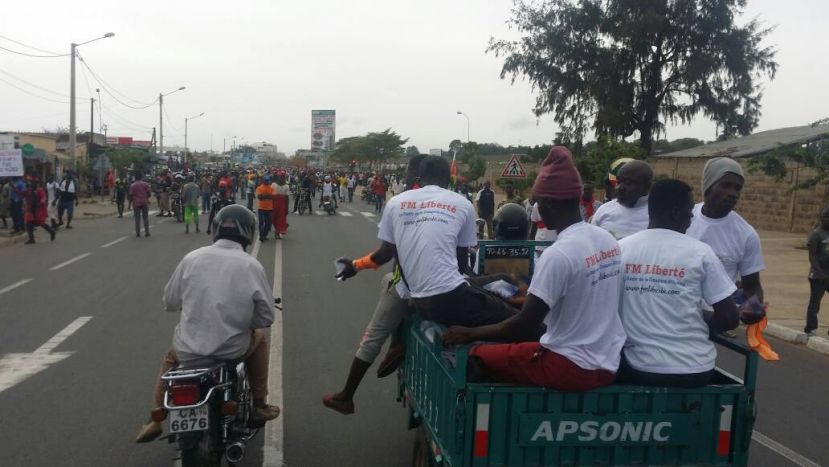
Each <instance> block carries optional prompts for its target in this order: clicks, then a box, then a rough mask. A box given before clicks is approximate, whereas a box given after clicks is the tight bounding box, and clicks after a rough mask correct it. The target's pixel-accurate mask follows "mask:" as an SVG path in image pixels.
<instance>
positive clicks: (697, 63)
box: [487, 0, 777, 154]
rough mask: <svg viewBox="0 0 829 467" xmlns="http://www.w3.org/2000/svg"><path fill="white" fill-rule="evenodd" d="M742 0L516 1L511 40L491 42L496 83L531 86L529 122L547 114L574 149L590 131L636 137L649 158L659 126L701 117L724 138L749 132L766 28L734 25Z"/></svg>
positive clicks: (767, 61) (770, 65) (769, 68)
mask: <svg viewBox="0 0 829 467" xmlns="http://www.w3.org/2000/svg"><path fill="white" fill-rule="evenodd" d="M745 1H746V0H670V1H669V0H649V1H642V0H545V1H543V2H541V3H538V2H535V1H532V0H515V8H514V9H513V17H512V18H511V19H510V20H509V24H510V27H511V28H513V29H516V30H518V31H519V32H520V33H522V34H523V36H524V37H522V38H521V39H519V40H516V41H508V40H495V39H491V40H490V43H489V46H488V48H487V51H488V52H494V53H495V55H496V56H504V65H503V67H502V69H501V78H502V79H503V78H505V77H506V76H508V75H509V76H511V77H512V81H513V82H514V81H515V80H516V79H518V78H520V77H525V78H526V79H528V80H529V81H530V83H532V85H533V86H534V88H535V89H536V90H537V96H536V103H535V107H534V109H533V111H534V113H535V114H536V116H540V115H543V114H546V113H552V114H553V115H554V119H555V121H556V123H558V124H559V125H560V127H561V129H562V131H561V135H560V136H561V138H560V139H562V140H569V141H573V142H574V144H575V148H576V149H577V150H576V151H574V152H576V153H578V152H580V150H578V146H579V145H580V144H581V142H582V141H583V139H584V135H585V133H586V132H587V130H589V129H591V128H592V129H593V130H594V131H595V133H596V135H597V136H598V135H608V136H611V137H622V138H626V137H629V136H631V135H633V134H634V133H638V134H639V140H640V146H641V147H642V148H643V149H644V150H645V152H646V153H647V154H650V153H651V152H652V149H653V141H654V134H659V133H660V132H661V131H662V130H664V128H665V124H666V123H668V122H670V123H677V122H681V123H688V122H690V121H691V120H692V119H693V118H694V117H695V116H697V115H698V114H699V113H702V114H703V115H705V116H706V117H708V118H710V119H712V120H714V121H715V122H716V123H717V125H718V127H719V128H720V131H721V132H722V133H723V134H726V135H736V134H741V135H745V134H749V133H750V132H751V131H752V130H753V129H754V128H755V127H756V126H757V122H758V118H759V115H760V98H761V96H762V93H761V89H760V87H759V85H758V81H759V79H760V78H761V77H762V75H768V76H769V77H771V78H773V77H774V75H775V72H776V70H777V62H775V61H774V56H775V53H776V51H775V50H774V48H772V47H765V46H762V45H761V42H762V41H763V39H764V38H766V36H767V35H768V34H769V33H770V32H771V29H770V28H764V27H763V26H762V25H761V23H759V22H758V21H757V20H751V21H749V22H748V23H746V24H745V25H742V26H741V25H738V24H736V23H735V21H734V20H735V18H736V17H737V16H739V14H740V13H741V8H742V7H743V6H744V5H745Z"/></svg>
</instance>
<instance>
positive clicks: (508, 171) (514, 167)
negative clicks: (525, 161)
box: [501, 154, 527, 178]
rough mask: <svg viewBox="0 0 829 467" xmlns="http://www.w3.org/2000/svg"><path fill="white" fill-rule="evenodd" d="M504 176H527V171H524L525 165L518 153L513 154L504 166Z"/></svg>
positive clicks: (502, 173)
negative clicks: (519, 158)
mask: <svg viewBox="0 0 829 467" xmlns="http://www.w3.org/2000/svg"><path fill="white" fill-rule="evenodd" d="M501 177H503V178H527V172H525V171H524V166H523V165H521V161H520V160H518V154H513V155H512V157H511V158H510V160H509V162H507V165H505V166H504V171H503V172H501Z"/></svg>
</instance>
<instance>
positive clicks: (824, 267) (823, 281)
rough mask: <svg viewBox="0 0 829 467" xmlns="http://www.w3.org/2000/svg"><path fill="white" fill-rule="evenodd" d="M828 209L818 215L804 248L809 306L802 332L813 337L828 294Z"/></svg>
mask: <svg viewBox="0 0 829 467" xmlns="http://www.w3.org/2000/svg"><path fill="white" fill-rule="evenodd" d="M827 245H829V207H827V208H824V209H823V212H822V213H821V214H820V226H818V228H816V229H815V230H813V231H812V233H811V235H809V240H808V241H807V242H806V247H807V248H808V249H809V265H810V266H811V267H810V268H809V289H810V290H811V293H810V294H809V306H808V307H807V308H806V327H805V328H804V329H803V332H805V333H806V334H808V335H809V336H813V335H815V330H817V327H818V320H817V314H818V312H819V311H820V302H821V300H823V295H824V294H825V293H826V292H829V251H827V249H826V247H827Z"/></svg>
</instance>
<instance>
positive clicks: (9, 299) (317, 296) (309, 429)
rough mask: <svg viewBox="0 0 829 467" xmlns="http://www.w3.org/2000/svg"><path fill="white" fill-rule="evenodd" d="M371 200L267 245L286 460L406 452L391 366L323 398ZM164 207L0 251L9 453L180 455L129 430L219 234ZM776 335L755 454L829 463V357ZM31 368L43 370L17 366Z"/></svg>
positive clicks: (0, 355)
mask: <svg viewBox="0 0 829 467" xmlns="http://www.w3.org/2000/svg"><path fill="white" fill-rule="evenodd" d="M361 211H366V212H370V211H372V209H371V208H370V207H369V206H367V205H365V204H364V203H362V202H359V201H355V203H354V204H353V208H352V207H350V206H349V207H346V208H344V209H342V210H341V214H340V215H337V216H326V215H323V216H303V217H297V216H291V217H290V218H289V222H290V224H291V227H290V229H289V232H290V235H289V238H287V239H285V240H283V241H282V261H281V264H279V265H277V266H279V267H278V268H277V270H276V271H275V270H274V269H275V268H274V266H275V256H276V245H275V242H274V241H273V240H271V241H269V242H265V243H264V244H262V245H261V247H260V249H259V252H258V258H259V260H260V261H261V262H262V264H263V265H264V266H265V268H266V270H267V271H268V273H269V276H270V278H271V280H273V279H274V277H276V278H277V279H280V278H281V281H282V288H283V299H284V325H283V329H282V331H283V339H284V350H283V355H282V359H283V360H282V370H283V380H282V385H281V388H280V389H281V391H282V397H283V398H284V404H283V405H284V406H283V417H284V418H283V423H284V430H283V432H284V451H283V455H284V464H285V465H289V466H335V465H336V466H384V467H385V466H398V465H399V466H403V465H408V463H409V459H410V456H411V448H412V442H413V434H412V433H411V432H408V431H407V430H406V411H405V410H404V409H403V408H402V407H401V406H400V405H399V404H398V403H397V402H396V401H395V396H396V381H395V380H394V378H393V377H390V378H388V379H384V380H378V379H377V378H376V377H375V376H374V373H373V371H374V369H372V370H371V371H370V372H369V374H368V375H367V377H366V380H365V381H364V383H363V385H362V387H361V388H360V391H359V392H358V393H357V397H356V404H357V413H356V414H355V415H351V416H342V415H340V414H337V413H335V412H332V411H330V410H328V409H326V408H324V407H323V406H322V405H321V403H320V398H321V396H322V394H323V393H325V392H327V391H333V390H338V389H339V388H340V387H341V385H342V384H343V381H344V378H345V375H346V373H347V370H348V367H349V365H350V362H351V359H352V357H353V353H354V350H355V347H356V344H357V342H358V340H359V338H360V336H361V334H362V331H363V328H364V326H365V324H366V322H367V321H368V318H369V317H370V316H371V313H372V311H373V308H374V304H375V301H376V297H377V293H378V284H379V281H380V277H381V274H380V272H377V273H375V272H369V271H367V272H363V273H361V274H360V275H359V276H358V277H356V278H355V279H353V280H350V281H348V282H345V283H341V282H337V281H335V280H334V279H333V277H332V276H333V260H334V259H335V258H336V257H338V256H340V255H349V256H352V257H354V256H357V255H362V254H364V253H365V252H367V251H369V250H370V249H371V248H372V247H373V246H374V245H375V244H376V240H375V237H376V224H375V223H376V221H377V218H375V217H369V216H366V215H363V214H362V213H361ZM343 214H351V215H350V216H348V215H343ZM159 220H162V219H161V218H155V217H154V218H153V219H152V221H153V223H154V225H152V227H151V228H152V234H153V235H152V237H150V238H140V239H138V238H135V237H134V236H133V235H134V234H132V219H131V217H130V218H124V219H117V218H113V217H111V218H103V219H97V220H88V221H81V222H77V223H76V228H75V229H74V230H72V231H61V232H60V233H59V235H58V239H57V241H56V242H55V243H52V244H50V243H49V242H48V238H47V237H46V236H45V235H44V234H43V233H39V234H38V235H39V237H38V240H39V243H38V244H36V245H21V244H18V245H13V246H9V247H6V248H2V249H0V265H2V267H0V318H2V323H3V324H2V326H0V420H2V422H3V423H0V440H2V442H0V445H1V446H2V456H0V465H3V466H112V465H117V466H124V467H126V466H163V465H172V464H173V462H174V460H175V458H176V456H177V453H176V451H175V449H174V448H173V446H172V445H169V444H167V443H162V442H157V443H152V444H150V445H136V444H134V443H133V442H132V440H133V438H134V436H135V434H136V432H137V430H138V428H139V426H140V424H141V423H142V422H143V421H144V420H145V418H146V416H147V412H148V409H149V407H150V399H151V386H152V382H153V379H154V377H155V374H156V371H157V368H158V363H159V360H160V357H161V355H162V354H163V353H164V351H165V350H166V349H167V348H168V346H169V345H170V342H171V336H172V330H173V328H174V326H175V324H176V322H177V320H178V315H177V314H174V313H164V312H163V311H162V310H161V304H160V297H161V291H162V289H163V287H164V284H165V283H166V281H167V279H168V277H169V276H170V274H171V273H172V271H173V269H174V267H175V265H176V264H177V263H178V261H179V260H180V259H181V257H182V256H183V255H184V254H186V253H187V252H188V251H191V250H192V249H194V248H198V247H200V246H203V245H206V244H207V243H208V238H207V236H206V235H204V234H201V235H193V234H191V235H184V233H183V232H182V230H183V228H182V226H181V225H179V224H176V223H175V222H174V221H170V220H163V221H162V223H160V224H155V223H156V222H158V221H159ZM203 222H204V221H203ZM122 237H126V238H123V239H122V240H120V241H118V242H117V243H114V244H111V245H110V243H111V242H114V241H116V240H119V239H121V238H122ZM105 245H108V246H106V247H105V248H104V246H105ZM87 253H89V254H88V255H86V256H83V257H81V255H85V254H87ZM75 258H79V259H77V260H76V261H74V262H72V263H69V264H66V265H64V266H62V267H59V268H55V267H56V266H60V265H62V264H63V263H65V262H67V261H69V260H72V259H75ZM50 268H55V269H54V270H51V269H50ZM274 274H276V276H274ZM27 279H29V281H28V282H25V283H21V281H24V280H27ZM16 284H20V285H17V286H16V287H12V286H15V285H16ZM10 287H11V288H10ZM84 317H89V318H84ZM64 330H65V331H64ZM61 331H64V332H61ZM71 331H74V332H71ZM67 335H68V336H67ZM64 338H65V339H64ZM772 343H773V345H774V346H775V348H776V350H778V351H779V352H780V354H781V356H782V358H783V360H782V361H781V362H778V363H774V364H765V363H764V364H762V365H761V367H760V380H759V389H758V393H757V400H758V404H759V419H758V422H757V424H756V431H757V432H758V433H760V435H759V436H758V435H756V436H755V439H758V438H759V439H761V440H762V441H763V443H764V444H761V443H758V442H757V441H755V442H754V443H753V447H752V453H751V461H750V465H752V466H755V465H756V466H786V465H829V443H826V439H827V434H829V429H827V428H826V425H825V423H826V420H829V410H827V409H826V406H827V404H826V395H827V394H829V376H828V375H827V371H826V369H827V368H829V367H828V366H827V365H829V360H827V358H826V357H825V356H821V355H817V354H814V353H812V352H810V351H807V350H804V349H803V348H802V347H798V346H793V345H790V344H786V343H783V342H780V341H772ZM55 344H57V345H55ZM52 347H54V349H52ZM720 363H721V364H722V365H723V367H725V368H727V369H728V370H729V371H732V372H735V373H739V372H740V369H739V365H740V363H739V359H738V358H736V356H734V355H729V354H727V353H726V352H724V351H721V358H720ZM25 372H30V373H33V374H31V375H30V376H28V377H26V378H23V377H22V376H20V375H21V374H22V373H25ZM276 386H279V384H277V385H276ZM272 396H276V395H275V394H272ZM763 435H764V436H763ZM263 438H264V436H262V435H260V436H259V437H258V438H257V439H256V442H255V443H253V445H252V446H250V448H249V451H248V455H247V457H246V461H245V462H244V465H248V466H254V465H261V463H262V459H263V457H264V454H263ZM769 440H771V441H769ZM768 446H772V448H770V447H768ZM798 455H799V456H802V457H797V456H798ZM791 459H794V460H795V461H794V462H793V461H792V460H791ZM809 461H811V462H814V464H809V463H808V462H809Z"/></svg>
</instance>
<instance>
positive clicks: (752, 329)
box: [746, 316, 780, 362]
mask: <svg viewBox="0 0 829 467" xmlns="http://www.w3.org/2000/svg"><path fill="white" fill-rule="evenodd" d="M768 324H769V319H768V317H766V316H764V317H763V319H761V320H760V321H758V322H757V323H755V324H752V325H749V326H746V341H747V342H748V346H749V347H751V350H753V351H755V352H757V353H758V354H759V355H760V358H762V359H763V360H766V361H769V362H776V361H778V360H780V355H778V354H777V352H775V351H774V350H772V348H771V345H769V343H768V342H767V341H766V339H765V338H764V337H763V330H764V329H766V326H768Z"/></svg>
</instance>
